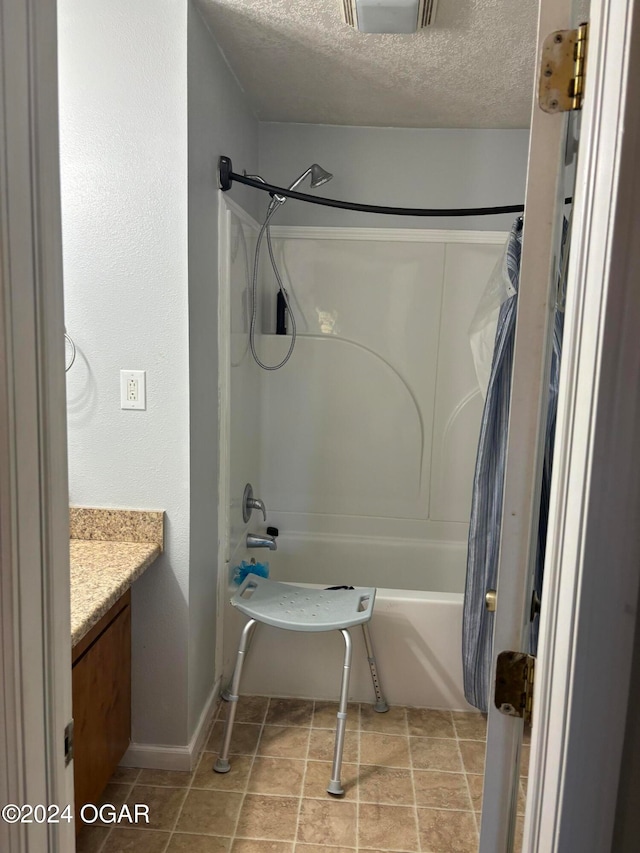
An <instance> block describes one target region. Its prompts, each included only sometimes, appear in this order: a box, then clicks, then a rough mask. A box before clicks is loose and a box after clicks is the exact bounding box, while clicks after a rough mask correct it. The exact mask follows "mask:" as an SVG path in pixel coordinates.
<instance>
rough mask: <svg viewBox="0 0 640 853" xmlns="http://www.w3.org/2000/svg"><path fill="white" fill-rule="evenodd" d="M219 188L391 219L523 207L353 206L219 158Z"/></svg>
mask: <svg viewBox="0 0 640 853" xmlns="http://www.w3.org/2000/svg"><path fill="white" fill-rule="evenodd" d="M218 178H219V186H220V189H221V190H222V191H223V192H227V190H230V189H231V186H232V184H233V182H234V181H238V183H240V184H246V185H247V186H248V187H254V188H255V189H257V190H262V191H263V192H268V193H269V194H270V195H271V196H274V195H283V196H286V197H287V198H294V199H297V200H298V201H308V202H310V203H311V204H320V205H324V206H325V207H339V208H341V209H342V210H359V211H361V212H362V213H386V214H390V215H392V216H491V215H492V214H497V213H522V212H523V211H524V204H507V205H501V206H499V207H444V208H437V207H434V208H429V207H385V206H383V205H380V204H356V203H355V202H352V201H341V200H340V199H337V198H323V197H322V196H317V195H309V194H308V193H299V192H296V191H295V190H288V189H286V187H277V186H275V185H274V184H267V183H262V181H256V180H254V179H253V178H249V177H247V176H246V175H239V174H237V172H234V171H233V166H232V164H231V159H230V158H229V157H220V159H219V160H218ZM564 201H565V204H570V203H571V202H572V201H573V199H572V198H565V200H564Z"/></svg>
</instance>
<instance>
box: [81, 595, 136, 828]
mask: <svg viewBox="0 0 640 853" xmlns="http://www.w3.org/2000/svg"><path fill="white" fill-rule="evenodd" d="M72 661H73V669H72V689H73V719H74V784H75V808H76V818H77V816H78V813H79V809H80V807H81V806H82V805H84V804H85V803H97V802H98V801H99V800H100V797H101V795H102V792H103V791H104V789H105V786H106V784H107V782H108V781H109V779H110V778H111V776H112V774H113V772H114V770H115V769H116V767H117V766H118V764H119V762H120V760H121V758H122V756H123V755H124V753H125V752H126V750H127V747H128V746H129V740H130V736H131V591H130V590H127V592H126V593H125V594H124V595H123V596H122V597H121V598H119V599H118V601H117V602H116V603H115V604H114V605H113V607H112V608H111V609H110V610H109V611H108V612H107V613H106V614H105V615H104V616H103V617H102V619H101V620H100V621H99V622H98V623H97V624H96V625H95V626H94V627H93V628H92V629H91V631H89V633H88V634H87V635H86V636H85V637H83V638H82V640H80V641H79V642H78V643H77V644H76V645H75V646H74V647H73V653H72ZM76 827H78V828H79V827H80V821H79V820H76Z"/></svg>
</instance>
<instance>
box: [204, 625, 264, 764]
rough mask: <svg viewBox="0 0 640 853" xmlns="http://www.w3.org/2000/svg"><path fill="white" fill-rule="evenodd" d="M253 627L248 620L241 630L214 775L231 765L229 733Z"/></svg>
mask: <svg viewBox="0 0 640 853" xmlns="http://www.w3.org/2000/svg"><path fill="white" fill-rule="evenodd" d="M255 626H256V620H255V619H249V621H248V622H247V624H246V625H245V626H244V628H243V629H242V635H241V636H240V645H239V646H238V657H237V660H236V666H235V669H234V670H233V678H232V679H231V688H230V691H227V701H228V702H229V707H228V708H227V720H226V723H225V726H224V736H223V738H222V749H221V750H220V756H219V758H217V759H216V762H215V764H214V765H213V769H214V770H215V772H216V773H228V772H229V770H231V764H230V763H229V752H230V750H231V733H232V732H233V722H234V720H235V717H236V709H237V707H238V698H239V697H238V694H239V692H240V678H241V677H242V667H243V666H244V662H245V660H246V656H247V652H248V651H249V644H250V643H251V639H252V637H253V629H254V628H255Z"/></svg>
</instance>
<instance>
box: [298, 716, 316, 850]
mask: <svg viewBox="0 0 640 853" xmlns="http://www.w3.org/2000/svg"><path fill="white" fill-rule="evenodd" d="M315 713H316V700H315V699H314V700H313V707H312V709H311V722H313V718H314V716H315ZM310 750H311V732H309V737H308V738H307V753H306V755H305V759H304V774H303V776H302V787H301V788H300V799H299V800H298V814H297V815H296V828H295V832H294V833H293V849H294V850H295V849H296V845H297V844H298V831H299V829H300V815H301V814H302V800H303V797H304V786H305V782H306V781H307V770H308V768H309V752H310ZM301 843H302V842H301Z"/></svg>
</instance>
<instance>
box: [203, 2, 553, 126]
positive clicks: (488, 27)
mask: <svg viewBox="0 0 640 853" xmlns="http://www.w3.org/2000/svg"><path fill="white" fill-rule="evenodd" d="M341 2H342V0H200V3H199V5H200V6H201V9H202V12H203V14H204V16H205V18H206V20H207V22H208V24H209V26H210V29H211V31H212V32H213V34H214V36H215V38H216V40H217V41H218V43H219V44H220V46H221V48H222V50H223V52H224V54H225V56H226V57H227V60H228V62H229V64H230V66H231V68H232V69H233V71H234V73H235V75H236V76H237V78H238V80H239V81H240V84H241V85H242V88H243V89H244V90H245V92H246V93H247V95H248V97H249V99H250V101H251V103H252V105H253V108H254V110H255V112H256V115H257V116H258V118H259V119H260V120H262V121H279V122H280V121H281V122H310V123H317V124H350V125H378V126H389V127H492V128H501V127H528V125H529V119H530V109H531V94H532V87H533V80H532V74H533V64H534V55H535V34H536V18H537V5H538V4H537V2H535V0H439V3H438V10H437V15H436V22H435V26H433V27H430V28H429V29H426V30H422V31H421V32H418V33H415V34H413V35H370V34H364V33H359V32H358V31H356V30H353V29H352V28H351V27H349V26H347V25H346V24H344V23H343V21H342V16H341Z"/></svg>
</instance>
